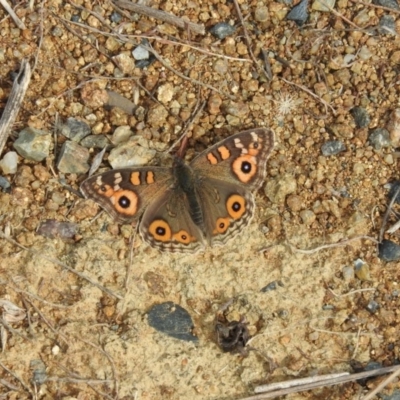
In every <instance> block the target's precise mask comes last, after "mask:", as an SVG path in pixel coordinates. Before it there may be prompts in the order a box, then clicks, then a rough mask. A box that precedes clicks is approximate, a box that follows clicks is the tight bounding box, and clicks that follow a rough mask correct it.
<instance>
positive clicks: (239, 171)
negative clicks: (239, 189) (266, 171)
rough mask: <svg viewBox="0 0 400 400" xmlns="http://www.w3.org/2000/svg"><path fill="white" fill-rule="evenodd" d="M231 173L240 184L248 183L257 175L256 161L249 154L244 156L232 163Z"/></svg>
mask: <svg viewBox="0 0 400 400" xmlns="http://www.w3.org/2000/svg"><path fill="white" fill-rule="evenodd" d="M232 172H233V173H234V174H235V175H236V177H237V178H238V179H239V181H240V182H242V183H248V182H250V181H251V179H252V178H253V177H254V176H255V175H256V173H257V160H256V158H255V157H254V156H252V155H251V154H245V155H242V156H240V157H238V158H236V160H235V161H233V163H232Z"/></svg>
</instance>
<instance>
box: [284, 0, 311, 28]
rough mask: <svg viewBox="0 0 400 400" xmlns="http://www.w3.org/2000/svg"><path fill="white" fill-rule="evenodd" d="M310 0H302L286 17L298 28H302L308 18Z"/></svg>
mask: <svg viewBox="0 0 400 400" xmlns="http://www.w3.org/2000/svg"><path fill="white" fill-rule="evenodd" d="M307 8H308V0H302V1H301V2H300V3H299V4H297V5H296V6H294V7H293V8H292V9H291V10H290V11H289V13H288V14H287V15H286V19H288V20H290V21H294V22H295V23H296V24H297V25H298V26H302V25H303V24H304V23H305V22H306V21H307V18H308V11H307Z"/></svg>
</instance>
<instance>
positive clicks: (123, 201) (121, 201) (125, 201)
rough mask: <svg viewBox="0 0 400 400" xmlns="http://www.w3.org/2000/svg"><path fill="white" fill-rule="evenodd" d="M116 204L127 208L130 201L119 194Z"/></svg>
mask: <svg viewBox="0 0 400 400" xmlns="http://www.w3.org/2000/svg"><path fill="white" fill-rule="evenodd" d="M118 204H119V205H120V206H121V207H122V208H129V206H130V205H131V201H130V200H129V199H128V198H127V197H126V196H121V197H120V198H119V200H118Z"/></svg>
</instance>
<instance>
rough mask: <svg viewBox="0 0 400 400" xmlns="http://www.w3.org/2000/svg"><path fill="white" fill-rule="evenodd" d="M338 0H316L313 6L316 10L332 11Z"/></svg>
mask: <svg viewBox="0 0 400 400" xmlns="http://www.w3.org/2000/svg"><path fill="white" fill-rule="evenodd" d="M335 3H336V0H315V1H314V2H313V4H312V6H311V8H312V9H313V10H315V11H324V12H330V11H331V9H332V8H334V7H335Z"/></svg>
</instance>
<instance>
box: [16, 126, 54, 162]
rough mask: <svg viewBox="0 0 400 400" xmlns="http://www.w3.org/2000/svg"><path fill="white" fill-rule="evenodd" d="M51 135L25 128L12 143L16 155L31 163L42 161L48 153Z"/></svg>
mask: <svg viewBox="0 0 400 400" xmlns="http://www.w3.org/2000/svg"><path fill="white" fill-rule="evenodd" d="M50 144H51V135H50V133H48V132H45V131H41V130H39V129H35V128H25V129H23V130H22V131H21V132H20V133H19V135H18V139H17V140H16V141H15V142H14V149H15V150H17V153H18V154H19V155H20V156H22V157H24V158H26V159H27V160H32V161H43V160H44V159H45V158H46V157H48V155H49V153H50Z"/></svg>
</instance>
